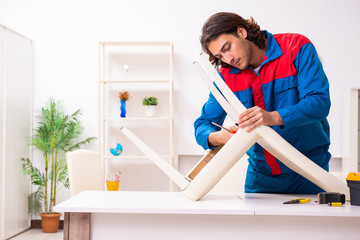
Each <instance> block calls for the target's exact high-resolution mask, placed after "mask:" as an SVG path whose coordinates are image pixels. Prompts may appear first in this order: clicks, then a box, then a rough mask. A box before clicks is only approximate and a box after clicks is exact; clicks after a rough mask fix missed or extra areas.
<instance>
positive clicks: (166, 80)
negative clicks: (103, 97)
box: [99, 79, 170, 83]
mask: <svg viewBox="0 0 360 240" xmlns="http://www.w3.org/2000/svg"><path fill="white" fill-rule="evenodd" d="M99 82H100V83H168V82H170V81H169V80H168V79H155V80H154V79H149V80H144V79H143V80H140V79H139V80H100V81H99Z"/></svg>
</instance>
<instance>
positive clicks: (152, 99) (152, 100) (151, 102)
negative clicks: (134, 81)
mask: <svg viewBox="0 0 360 240" xmlns="http://www.w3.org/2000/svg"><path fill="white" fill-rule="evenodd" d="M157 104H158V100H157V98H156V97H145V98H144V99H143V105H145V106H146V105H157Z"/></svg>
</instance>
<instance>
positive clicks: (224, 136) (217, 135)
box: [208, 127, 238, 146]
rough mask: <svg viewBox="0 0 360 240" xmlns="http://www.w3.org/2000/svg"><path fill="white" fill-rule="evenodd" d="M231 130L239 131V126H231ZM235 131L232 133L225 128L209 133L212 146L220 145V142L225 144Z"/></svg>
mask: <svg viewBox="0 0 360 240" xmlns="http://www.w3.org/2000/svg"><path fill="white" fill-rule="evenodd" d="M228 129H229V130H230V131H235V132H236V131H237V130H238V128H237V127H229V128H228ZM233 135H234V134H233V133H230V132H228V131H226V130H224V129H221V130H220V131H217V132H212V133H210V134H209V137H208V142H209V145H210V146H218V145H220V144H225V143H227V142H228V141H229V139H230V138H231V137H232V136H233Z"/></svg>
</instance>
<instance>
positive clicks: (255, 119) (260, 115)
mask: <svg viewBox="0 0 360 240" xmlns="http://www.w3.org/2000/svg"><path fill="white" fill-rule="evenodd" d="M238 124H239V127H240V128H244V127H247V126H248V128H247V129H246V131H247V132H250V131H252V130H253V129H255V128H256V127H257V126H259V125H266V126H274V125H283V121H282V119H281V117H280V114H279V113H278V112H277V111H273V112H267V111H265V110H264V109H262V108H260V107H258V106H255V107H252V108H249V109H247V110H245V111H244V112H242V113H241V114H240V115H239V122H238Z"/></svg>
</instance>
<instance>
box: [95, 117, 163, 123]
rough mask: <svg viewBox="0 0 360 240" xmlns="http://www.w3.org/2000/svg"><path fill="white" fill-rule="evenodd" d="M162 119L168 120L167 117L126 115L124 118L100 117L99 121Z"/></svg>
mask: <svg viewBox="0 0 360 240" xmlns="http://www.w3.org/2000/svg"><path fill="white" fill-rule="evenodd" d="M149 120H150V121H152V120H156V121H159V120H160V121H164V120H167V121H168V120H170V118H169V117H126V118H120V117H118V118H102V119H100V121H123V122H131V121H149Z"/></svg>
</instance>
